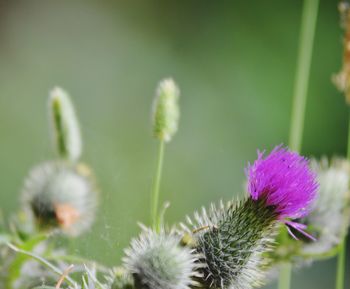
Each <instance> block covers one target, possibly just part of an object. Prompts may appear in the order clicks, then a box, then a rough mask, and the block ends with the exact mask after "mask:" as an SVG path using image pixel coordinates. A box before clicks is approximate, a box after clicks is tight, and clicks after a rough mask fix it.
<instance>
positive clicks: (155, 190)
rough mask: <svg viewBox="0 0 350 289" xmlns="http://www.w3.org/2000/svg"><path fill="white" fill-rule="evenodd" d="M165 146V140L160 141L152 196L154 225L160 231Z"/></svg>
mask: <svg viewBox="0 0 350 289" xmlns="http://www.w3.org/2000/svg"><path fill="white" fill-rule="evenodd" d="M164 147H165V143H164V141H163V140H161V141H160V143H159V151H158V162H157V169H156V175H155V178H154V184H153V190H152V196H151V218H152V226H153V228H154V229H155V230H157V231H159V229H160V228H159V227H160V224H159V222H158V217H159V216H158V206H159V205H158V203H159V188H160V180H161V178H162V168H163V160H164Z"/></svg>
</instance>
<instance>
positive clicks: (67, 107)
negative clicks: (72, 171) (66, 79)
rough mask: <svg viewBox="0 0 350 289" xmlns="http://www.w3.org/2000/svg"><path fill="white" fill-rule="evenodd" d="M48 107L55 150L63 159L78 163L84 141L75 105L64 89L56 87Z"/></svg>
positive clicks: (51, 94) (51, 93)
mask: <svg viewBox="0 0 350 289" xmlns="http://www.w3.org/2000/svg"><path fill="white" fill-rule="evenodd" d="M48 106H49V121H50V131H51V136H52V142H53V144H54V146H55V149H56V151H57V152H58V155H59V156H60V157H61V158H63V159H67V160H70V161H72V162H76V161H77V160H78V159H79V158H80V156H81V153H82V140H81V133H80V127H79V122H78V119H77V116H76V112H75V109H74V106H73V103H72V101H71V99H70V98H69V96H68V94H67V93H66V92H65V91H64V90H63V89H62V88H60V87H55V88H54V89H53V90H52V91H51V92H50V96H49V101H48Z"/></svg>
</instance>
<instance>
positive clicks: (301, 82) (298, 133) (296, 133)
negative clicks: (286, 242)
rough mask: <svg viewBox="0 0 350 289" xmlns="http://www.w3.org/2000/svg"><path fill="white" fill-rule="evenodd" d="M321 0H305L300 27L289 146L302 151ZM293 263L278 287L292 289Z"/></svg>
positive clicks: (284, 267) (284, 268) (286, 266)
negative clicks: (313, 49) (313, 50)
mask: <svg viewBox="0 0 350 289" xmlns="http://www.w3.org/2000/svg"><path fill="white" fill-rule="evenodd" d="M318 4H319V0H304V4H303V12H302V19H301V27H300V36H299V37H300V38H299V48H298V60H297V70H296V76H295V83H294V95H293V107H292V118H291V127H290V134H289V147H290V148H291V149H292V150H294V151H300V150H301V145H302V138H303V129H304V119H305V107H306V98H307V90H308V83H309V76H310V67H311V59H312V48H313V43H314V36H315V30H316V21H317V13H318ZM291 278H292V265H291V264H290V263H288V262H287V263H284V264H283V265H282V267H281V271H280V276H279V282H278V288H279V289H290V285H291Z"/></svg>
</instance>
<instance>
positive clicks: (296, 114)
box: [289, 0, 319, 151]
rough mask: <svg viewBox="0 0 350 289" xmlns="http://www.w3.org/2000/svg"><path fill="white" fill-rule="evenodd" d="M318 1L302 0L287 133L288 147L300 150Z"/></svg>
mask: <svg viewBox="0 0 350 289" xmlns="http://www.w3.org/2000/svg"><path fill="white" fill-rule="evenodd" d="M318 3H319V0H304V5H303V14H302V19H301V27H300V39H299V50H298V62H297V71H296V77H295V82H294V97H293V108H292V122H291V128H290V134H289V147H290V148H291V149H292V150H295V151H300V149H301V144H302V137H303V128H304V119H305V106H306V96H307V90H308V83H309V75H310V66H311V58H312V47H313V42H314V35H315V28H316V20H317V12H318Z"/></svg>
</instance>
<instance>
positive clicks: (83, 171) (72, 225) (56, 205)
mask: <svg viewBox="0 0 350 289" xmlns="http://www.w3.org/2000/svg"><path fill="white" fill-rule="evenodd" d="M22 200H23V205H24V207H25V208H27V209H28V210H29V211H31V212H32V214H33V215H34V217H35V219H36V221H37V223H38V225H39V227H40V228H42V229H44V228H55V227H58V228H60V229H61V230H62V231H63V232H64V233H66V234H69V235H73V236H75V235H79V234H80V233H81V232H83V231H85V230H87V229H88V228H89V227H90V226H91V224H92V222H93V220H94V216H95V210H96V205H97V204H96V203H97V193H96V188H95V184H94V181H93V177H92V173H91V171H90V169H89V168H88V167H87V166H86V165H83V164H78V165H74V166H73V165H70V164H68V163H66V162H63V161H51V162H46V163H43V164H40V165H38V166H36V167H34V168H33V169H32V170H31V171H30V173H29V175H28V177H27V179H26V180H25V184H24V188H23V191H22Z"/></svg>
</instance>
